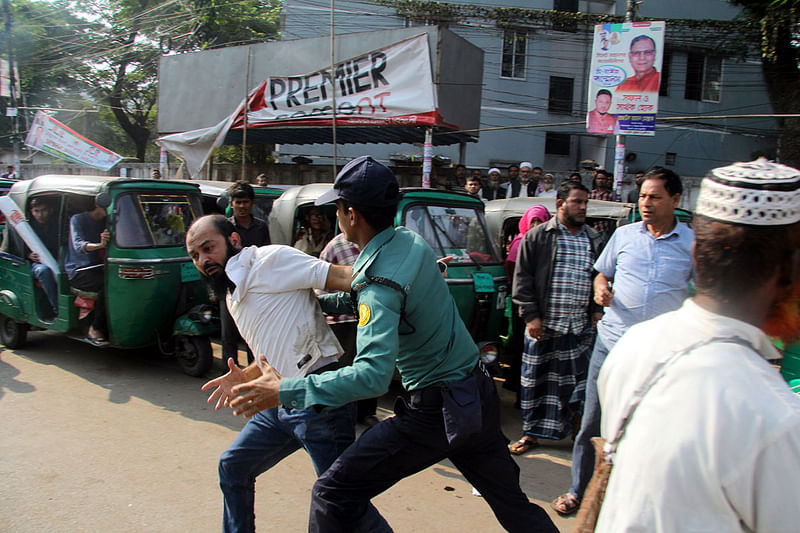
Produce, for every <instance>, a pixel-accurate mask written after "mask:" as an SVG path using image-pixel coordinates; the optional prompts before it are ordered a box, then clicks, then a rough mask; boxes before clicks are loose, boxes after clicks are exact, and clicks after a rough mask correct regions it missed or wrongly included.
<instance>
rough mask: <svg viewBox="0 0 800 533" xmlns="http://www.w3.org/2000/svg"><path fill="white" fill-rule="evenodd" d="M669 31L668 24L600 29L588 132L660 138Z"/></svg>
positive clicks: (595, 47)
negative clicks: (660, 97) (660, 98)
mask: <svg viewBox="0 0 800 533" xmlns="http://www.w3.org/2000/svg"><path fill="white" fill-rule="evenodd" d="M664 30H665V24H664V22H663V21H657V22H652V21H648V22H626V23H623V24H598V25H597V26H595V29H594V40H593V44H592V66H591V70H590V72H589V83H588V87H589V98H588V102H589V106H588V107H589V109H588V111H587V113H586V130H587V131H588V132H589V133H596V134H602V135H608V134H621V135H655V128H656V115H657V114H658V90H659V87H660V84H661V63H662V59H663V57H664Z"/></svg>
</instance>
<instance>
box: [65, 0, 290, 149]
mask: <svg viewBox="0 0 800 533" xmlns="http://www.w3.org/2000/svg"><path fill="white" fill-rule="evenodd" d="M277 6H278V4H277V3H273V2H271V1H264V0H246V1H242V2H231V1H228V0H222V1H218V0H193V1H188V2H170V1H167V2H163V1H153V0H99V1H98V2H95V3H92V4H89V7H88V8H87V6H86V5H85V4H84V3H83V2H81V3H80V9H83V10H84V12H85V15H84V18H85V20H86V21H87V22H89V23H90V24H89V26H88V27H89V29H90V31H91V32H92V34H93V35H94V37H95V40H96V42H97V43H98V46H97V48H98V50H104V51H105V52H106V53H105V54H103V55H102V56H97V57H96V59H95V61H96V62H95V63H94V64H93V65H92V68H90V70H89V72H88V73H87V76H86V77H85V78H84V81H85V82H86V83H87V84H89V85H92V86H93V87H94V89H95V91H96V93H97V94H98V95H100V96H101V97H102V98H103V99H104V100H106V101H107V103H108V105H109V106H110V107H111V110H112V112H113V113H114V116H115V118H116V120H117V122H118V123H119V125H120V127H122V129H123V130H124V131H125V133H126V134H127V135H128V136H129V137H130V138H131V139H132V140H133V142H134V144H135V146H136V157H137V158H138V159H139V160H140V161H144V159H145V154H146V150H147V147H148V145H149V141H150V138H151V136H152V129H153V125H154V122H155V105H156V98H157V95H156V89H157V82H158V58H159V57H160V55H161V52H162V51H169V50H170V49H172V48H173V47H174V48H175V49H177V50H180V51H189V50H195V49H200V48H213V47H221V46H229V45H233V44H245V43H248V42H257V41H263V40H265V39H268V38H272V37H274V36H276V35H277V28H278V26H277V14H278V11H277ZM75 8H76V9H77V8H78V3H76V4H75ZM187 89H188V88H187Z"/></svg>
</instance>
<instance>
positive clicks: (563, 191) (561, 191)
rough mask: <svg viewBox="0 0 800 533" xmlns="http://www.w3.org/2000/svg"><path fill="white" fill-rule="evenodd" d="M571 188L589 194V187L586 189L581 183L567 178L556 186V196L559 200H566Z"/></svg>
mask: <svg viewBox="0 0 800 533" xmlns="http://www.w3.org/2000/svg"><path fill="white" fill-rule="evenodd" d="M573 190H579V191H583V192H585V193H586V194H589V189H587V188H586V186H585V185H584V184H583V183H578V182H575V181H569V180H567V181H565V182H564V183H562V184H561V185H559V186H558V191H557V192H556V198H557V199H559V200H564V201H565V202H566V201H567V198H569V194H570V193H571V192H572V191H573Z"/></svg>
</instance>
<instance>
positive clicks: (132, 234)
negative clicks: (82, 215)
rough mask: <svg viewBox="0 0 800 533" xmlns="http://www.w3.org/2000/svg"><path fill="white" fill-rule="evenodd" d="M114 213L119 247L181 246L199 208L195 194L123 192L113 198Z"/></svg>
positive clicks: (197, 214) (115, 231)
mask: <svg viewBox="0 0 800 533" xmlns="http://www.w3.org/2000/svg"><path fill="white" fill-rule="evenodd" d="M115 213H116V214H115V217H114V239H115V244H116V245H117V246H118V247H120V248H150V247H153V246H155V247H162V246H163V247H166V246H184V240H185V238H186V230H187V229H188V228H189V226H190V225H191V224H192V222H193V221H194V219H195V218H197V217H198V216H200V215H201V214H202V207H201V202H200V197H199V196H198V195H186V194H141V193H127V194H122V195H120V196H119V197H118V198H117V200H116V209H115Z"/></svg>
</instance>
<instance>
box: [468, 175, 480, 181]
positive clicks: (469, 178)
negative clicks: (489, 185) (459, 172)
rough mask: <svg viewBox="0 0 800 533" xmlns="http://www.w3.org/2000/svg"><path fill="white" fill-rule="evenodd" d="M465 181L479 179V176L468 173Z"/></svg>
mask: <svg viewBox="0 0 800 533" xmlns="http://www.w3.org/2000/svg"><path fill="white" fill-rule="evenodd" d="M467 181H481V178H480V176H475V175H474V174H470V175H469V176H467Z"/></svg>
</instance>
